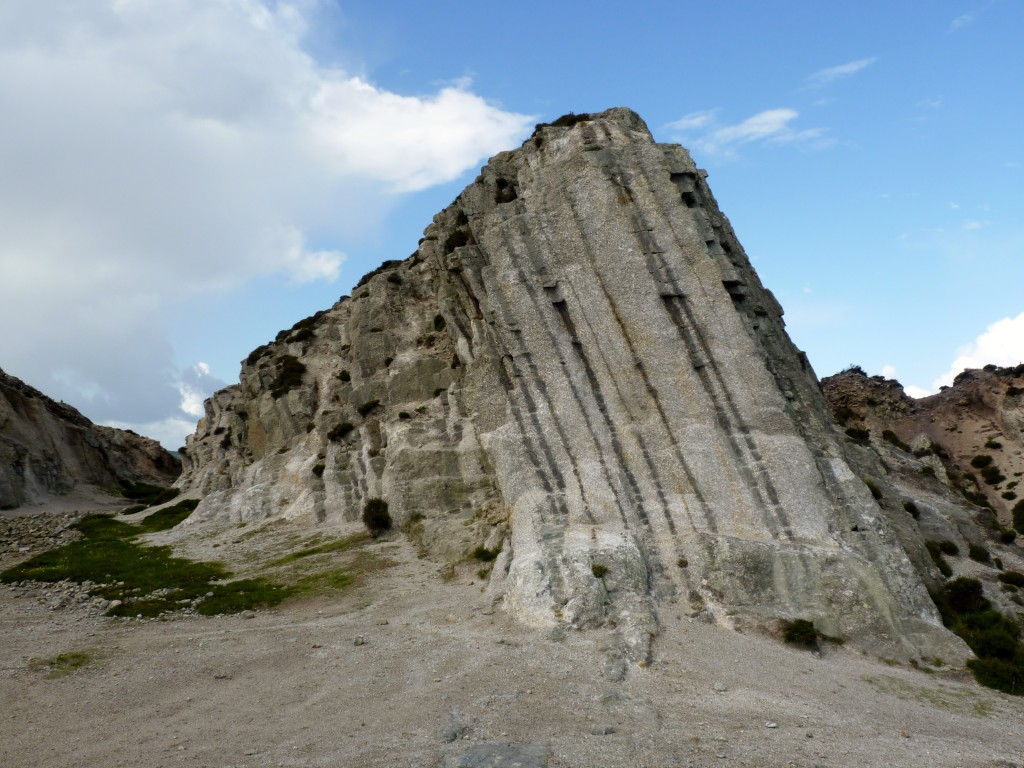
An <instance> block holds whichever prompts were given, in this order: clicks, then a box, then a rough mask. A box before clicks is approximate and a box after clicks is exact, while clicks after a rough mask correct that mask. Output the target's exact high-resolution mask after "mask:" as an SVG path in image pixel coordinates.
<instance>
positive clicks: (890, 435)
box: [882, 429, 910, 453]
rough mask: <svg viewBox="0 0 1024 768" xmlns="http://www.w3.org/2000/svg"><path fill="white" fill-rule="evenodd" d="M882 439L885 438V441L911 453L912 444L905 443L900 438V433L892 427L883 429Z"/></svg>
mask: <svg viewBox="0 0 1024 768" xmlns="http://www.w3.org/2000/svg"><path fill="white" fill-rule="evenodd" d="M882 439H883V440H885V442H887V443H890V444H892V445H895V446H896V447H897V448H899V449H900V450H901V451H906V452H907V453H910V446H909V445H907V444H906V443H904V442H903V441H902V440H900V438H899V435H897V434H896V433H895V432H893V431H892V430H891V429H886V430H883V432H882Z"/></svg>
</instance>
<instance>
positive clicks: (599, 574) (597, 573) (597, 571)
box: [590, 563, 608, 579]
mask: <svg viewBox="0 0 1024 768" xmlns="http://www.w3.org/2000/svg"><path fill="white" fill-rule="evenodd" d="M590 572H591V573H592V574H594V578H595V579H603V578H604V577H605V576H607V575H608V566H607V565H602V564H601V563H594V564H593V565H591V566H590Z"/></svg>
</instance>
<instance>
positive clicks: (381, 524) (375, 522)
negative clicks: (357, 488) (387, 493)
mask: <svg viewBox="0 0 1024 768" xmlns="http://www.w3.org/2000/svg"><path fill="white" fill-rule="evenodd" d="M363 525H365V526H366V530H368V531H369V532H370V535H371V536H373V538H375V539H376V538H377V537H378V536H381V535H382V534H384V533H385V532H386V531H389V530H391V515H390V514H389V513H388V503H387V502H386V501H384V499H379V498H372V499H367V500H366V504H365V505H364V506H363Z"/></svg>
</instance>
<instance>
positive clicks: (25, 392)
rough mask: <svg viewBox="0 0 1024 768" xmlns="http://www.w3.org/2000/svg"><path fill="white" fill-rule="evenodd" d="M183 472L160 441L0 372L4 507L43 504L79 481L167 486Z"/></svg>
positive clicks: (0, 485)
mask: <svg viewBox="0 0 1024 768" xmlns="http://www.w3.org/2000/svg"><path fill="white" fill-rule="evenodd" d="M180 471H181V465H180V463H179V462H178V460H177V459H176V458H174V456H172V455H171V454H170V453H168V452H167V451H166V450H164V449H163V448H162V447H161V446H160V444H159V443H157V442H156V441H155V440H150V439H149V438H146V437H141V436H139V435H136V434H135V433H133V432H126V431H124V430H120V429H113V428H111V427H101V426H97V425H96V424H93V423H92V422H91V421H89V419H87V418H86V417H85V416H83V415H82V414H81V413H79V412H78V411H76V410H75V409H74V408H72V407H71V406H70V405H66V404H64V403H58V402H55V401H54V400H51V399H50V398H49V397H47V396H46V395H44V394H43V393H42V392H39V391H38V390H36V389H33V388H32V387H30V386H28V385H27V384H25V383H24V382H22V381H20V380H18V379H16V378H14V377H13V376H9V375H7V374H6V373H4V372H3V371H0V509H13V508H15V507H19V506H21V505H23V504H34V503H39V502H42V501H45V500H46V499H47V498H49V497H52V496H61V495H64V494H66V493H69V492H70V491H72V490H73V489H74V488H76V486H79V485H95V486H100V487H106V488H110V487H117V485H118V483H119V481H121V480H129V481H136V482H137V481H144V482H150V483H159V484H162V485H166V484H170V483H172V482H173V481H174V480H175V479H177V477H178V475H179V473H180Z"/></svg>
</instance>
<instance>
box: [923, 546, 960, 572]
mask: <svg viewBox="0 0 1024 768" xmlns="http://www.w3.org/2000/svg"><path fill="white" fill-rule="evenodd" d="M924 546H925V549H926V550H928V555H929V556H930V557H931V559H932V562H933V563H935V567H936V568H938V569H939V573H941V574H942V575H943V576H945V577H946V578H947V579H948V578H949V577H950V576H952V575H953V568H952V566H950V564H949V563H947V562H946V559H945V558H944V557H943V556H942V550H941V549H940V548H939V542H937V541H926V542H925V543H924Z"/></svg>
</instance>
